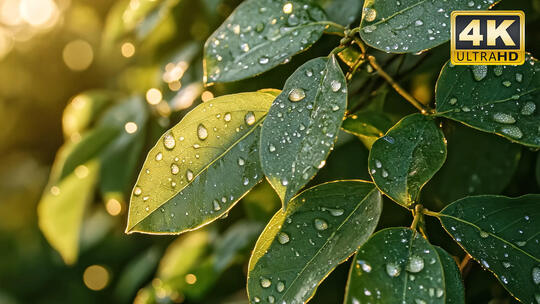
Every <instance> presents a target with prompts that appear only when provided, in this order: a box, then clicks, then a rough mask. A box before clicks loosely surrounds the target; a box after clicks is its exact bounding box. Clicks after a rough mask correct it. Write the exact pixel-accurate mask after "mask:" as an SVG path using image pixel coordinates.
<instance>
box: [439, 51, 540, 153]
mask: <svg viewBox="0 0 540 304" xmlns="http://www.w3.org/2000/svg"><path fill="white" fill-rule="evenodd" d="M436 100H437V115H439V116H443V117H446V118H450V119H453V120H456V121H459V122H461V123H463V124H465V125H468V126H471V127H473V128H476V129H478V130H482V131H485V132H490V133H495V134H498V135H501V136H503V137H505V138H507V139H509V140H511V141H513V142H517V143H520V144H522V145H526V146H530V147H540V129H539V126H540V114H539V111H538V108H539V107H540V101H539V100H540V64H539V63H538V61H537V60H536V59H534V58H532V57H530V56H527V57H526V61H525V63H524V64H523V65H517V66H480V65H477V66H454V67H452V66H451V65H450V63H447V64H446V65H445V66H444V67H443V69H442V71H441V74H440V76H439V79H438V80H437V88H436Z"/></svg>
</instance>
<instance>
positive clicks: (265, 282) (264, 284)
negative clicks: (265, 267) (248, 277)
mask: <svg viewBox="0 0 540 304" xmlns="http://www.w3.org/2000/svg"><path fill="white" fill-rule="evenodd" d="M270 286H272V281H270V279H268V278H261V287H262V288H268V287H270Z"/></svg>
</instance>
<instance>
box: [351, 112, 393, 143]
mask: <svg viewBox="0 0 540 304" xmlns="http://www.w3.org/2000/svg"><path fill="white" fill-rule="evenodd" d="M392 125H393V124H392V120H391V119H390V118H389V117H388V116H387V115H386V114H384V113H382V112H376V111H361V112H357V113H355V114H353V115H351V116H349V117H347V119H345V120H344V121H343V125H342V126H341V127H342V128H343V130H345V131H346V132H348V133H351V134H353V135H356V136H358V138H360V140H362V142H363V143H364V144H365V145H366V147H367V148H371V146H372V145H373V143H374V142H375V141H376V140H377V139H378V138H379V137H381V136H383V135H384V133H386V131H388V129H390V128H391V127H392Z"/></svg>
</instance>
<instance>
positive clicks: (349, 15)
mask: <svg viewBox="0 0 540 304" xmlns="http://www.w3.org/2000/svg"><path fill="white" fill-rule="evenodd" d="M314 2H315V3H317V4H319V5H320V6H321V7H322V8H323V9H324V11H325V12H326V14H327V15H328V19H329V20H332V21H334V22H336V23H339V24H343V25H349V24H351V23H352V22H353V21H354V20H355V19H356V18H357V17H358V16H359V15H360V11H361V10H362V6H363V5H364V0H314Z"/></svg>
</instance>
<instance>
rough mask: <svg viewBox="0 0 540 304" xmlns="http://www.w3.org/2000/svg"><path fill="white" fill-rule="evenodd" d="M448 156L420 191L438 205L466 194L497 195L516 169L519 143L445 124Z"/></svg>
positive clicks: (506, 184)
mask: <svg viewBox="0 0 540 304" xmlns="http://www.w3.org/2000/svg"><path fill="white" fill-rule="evenodd" d="M445 125H446V128H445V129H444V131H445V132H444V133H445V135H446V138H447V139H448V142H449V144H448V157H447V159H446V162H445V163H444V165H443V166H442V168H441V170H439V172H437V174H435V176H433V178H432V179H431V180H430V181H429V182H428V183H427V185H426V187H425V188H424V190H422V197H423V198H425V201H426V202H434V203H436V204H437V206H438V207H439V208H437V209H441V208H442V207H444V206H446V205H448V204H449V203H451V202H453V201H455V200H457V199H460V198H463V197H465V196H468V195H477V194H499V193H501V192H502V191H503V190H504V189H505V188H506V187H507V186H508V184H509V183H510V181H511V180H512V178H513V177H514V173H515V172H516V170H517V167H518V163H519V160H520V156H521V146H519V145H516V144H513V143H511V142H509V141H508V140H506V139H504V138H501V137H499V136H496V135H493V134H488V133H484V132H480V131H477V130H474V129H471V128H468V127H466V126H463V125H460V124H458V123H453V122H449V123H448V124H445Z"/></svg>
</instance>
